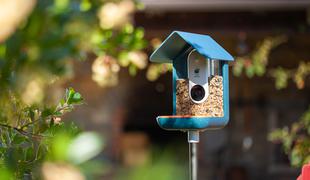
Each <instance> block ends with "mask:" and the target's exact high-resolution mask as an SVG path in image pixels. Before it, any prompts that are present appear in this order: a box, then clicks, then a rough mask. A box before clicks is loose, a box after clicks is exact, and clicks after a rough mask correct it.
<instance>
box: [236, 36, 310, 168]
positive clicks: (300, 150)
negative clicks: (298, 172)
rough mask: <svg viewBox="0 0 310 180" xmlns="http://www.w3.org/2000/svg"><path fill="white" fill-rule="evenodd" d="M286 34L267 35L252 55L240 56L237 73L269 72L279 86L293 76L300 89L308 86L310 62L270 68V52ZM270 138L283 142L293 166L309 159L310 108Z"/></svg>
mask: <svg viewBox="0 0 310 180" xmlns="http://www.w3.org/2000/svg"><path fill="white" fill-rule="evenodd" d="M286 40H287V39H286V37H284V36H278V37H274V38H266V39H265V40H263V41H262V42H261V43H260V45H259V46H258V47H257V48H256V50H254V51H253V52H252V53H250V55H247V56H242V57H237V58H236V61H235V63H234V66H233V73H234V75H235V76H240V75H241V74H242V72H243V71H245V74H246V76H247V77H249V78H252V77H254V76H255V75H257V76H263V75H269V76H270V77H272V78H274V79H275V87H276V89H283V88H286V87H287V85H288V81H289V80H290V79H291V80H293V81H294V82H295V84H296V86H297V88H298V89H303V88H304V87H305V80H306V78H307V77H308V76H309V75H310V63H309V62H304V61H301V62H300V63H299V64H298V66H297V68H295V69H287V68H283V67H278V68H275V69H272V68H269V69H267V65H268V61H269V54H270V53H271V51H272V49H274V48H276V47H277V46H279V45H280V44H282V43H284V42H286ZM268 139H269V140H270V141H273V142H275V143H282V145H283V149H284V151H285V153H286V154H287V155H288V156H289V159H290V163H291V165H292V166H294V167H301V166H302V165H303V164H306V163H308V162H309V161H310V156H309V154H310V108H309V109H308V110H307V111H306V112H305V113H304V114H303V115H302V117H301V118H300V119H299V120H298V121H297V122H294V123H293V124H292V125H291V126H290V127H284V128H281V129H276V130H274V131H273V132H271V133H270V134H269V136H268Z"/></svg>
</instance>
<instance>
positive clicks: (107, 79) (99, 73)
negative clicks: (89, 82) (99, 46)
mask: <svg viewBox="0 0 310 180" xmlns="http://www.w3.org/2000/svg"><path fill="white" fill-rule="evenodd" d="M119 70H120V67H119V65H118V64H117V62H116V60H115V59H114V58H113V57H111V56H107V55H105V56H100V57H98V58H97V59H96V60H95V61H94V63H93V65H92V71H93V74H92V79H93V80H94V81H95V82H96V83H97V84H98V85H99V86H102V87H105V86H115V85H116V84H117V83H118V72H119Z"/></svg>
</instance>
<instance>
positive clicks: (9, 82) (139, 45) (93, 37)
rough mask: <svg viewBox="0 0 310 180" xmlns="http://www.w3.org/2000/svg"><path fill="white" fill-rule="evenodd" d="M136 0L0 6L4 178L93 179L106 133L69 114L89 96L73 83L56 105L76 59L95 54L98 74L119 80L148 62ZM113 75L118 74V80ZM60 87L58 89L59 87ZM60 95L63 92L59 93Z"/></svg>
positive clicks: (105, 82)
mask: <svg viewBox="0 0 310 180" xmlns="http://www.w3.org/2000/svg"><path fill="white" fill-rule="evenodd" d="M140 8H143V6H142V5H141V4H140V3H138V2H135V1H131V0H116V1H115V0H111V1H101V0H44V1H38V0H27V1H24V0H3V1H1V6H0V25H1V27H2V28H1V29H0V138H1V141H0V179H33V178H34V179H47V180H49V179H67V177H68V178H71V179H72V178H73V179H86V178H88V179H93V177H92V176H93V175H96V174H98V173H101V174H102V172H104V167H103V165H102V162H98V161H94V160H93V157H94V156H96V155H97V154H98V153H99V152H100V151H101V149H102V145H103V144H102V139H101V138H99V136H98V135H96V134H94V133H92V132H81V131H80V130H79V129H78V128H77V127H76V126H75V125H74V124H67V123H65V122H64V121H63V120H62V118H63V115H64V114H65V113H67V112H70V111H72V110H73V108H74V107H75V106H76V105H79V104H81V103H82V100H83V98H82V96H81V95H80V94H79V93H78V92H75V91H74V90H73V89H72V88H69V89H67V90H66V94H65V97H64V98H62V99H61V100H60V101H59V103H57V105H56V106H54V105H53V104H55V103H54V99H57V97H59V96H57V92H59V91H61V88H59V87H60V85H61V83H63V82H64V81H65V80H67V79H68V78H71V77H72V76H73V75H74V71H73V64H74V61H84V60H92V59H90V58H93V57H95V59H94V60H93V65H92V73H93V76H92V77H93V80H94V81H95V82H97V83H98V85H100V86H102V87H106V86H111V85H116V83H117V80H118V72H119V68H120V67H125V68H127V69H128V71H129V74H130V75H135V74H136V73H137V72H138V70H140V69H144V68H145V67H146V65H147V59H146V55H145V54H144V52H143V51H142V50H143V48H144V47H145V46H146V45H147V43H146V41H145V40H144V30H143V29H142V28H136V27H134V26H133V24H132V15H133V13H134V12H135V11H136V10H138V9H140ZM111 79H112V80H111ZM58 94H59V93H58ZM58 99H60V98H58Z"/></svg>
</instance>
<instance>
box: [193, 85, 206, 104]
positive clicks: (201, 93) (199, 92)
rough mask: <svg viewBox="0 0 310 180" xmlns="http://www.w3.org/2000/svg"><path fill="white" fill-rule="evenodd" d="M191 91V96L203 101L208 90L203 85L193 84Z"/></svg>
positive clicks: (195, 99)
mask: <svg viewBox="0 0 310 180" xmlns="http://www.w3.org/2000/svg"><path fill="white" fill-rule="evenodd" d="M190 91H191V92H190V93H191V97H192V99H193V100H194V101H201V100H202V99H203V98H204V97H205V95H206V92H205V90H204V88H203V87H202V86H201V85H195V86H193V87H192V89H191V90H190Z"/></svg>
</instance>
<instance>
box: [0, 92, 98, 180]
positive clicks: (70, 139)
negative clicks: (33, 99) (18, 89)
mask: <svg viewBox="0 0 310 180" xmlns="http://www.w3.org/2000/svg"><path fill="white" fill-rule="evenodd" d="M10 95H11V99H10V100H8V101H7V102H4V101H1V109H0V132H1V133H0V139H1V142H0V163H1V166H0V172H2V173H0V179H10V178H7V177H11V178H13V179H24V178H27V177H35V176H36V175H37V174H36V173H34V170H36V169H38V168H40V164H41V163H43V162H44V161H45V160H48V161H57V162H58V161H60V162H65V161H67V160H68V161H69V160H70V162H74V163H75V164H78V163H81V162H85V161H86V160H88V159H90V158H91V157H92V156H93V155H94V154H95V155H96V154H98V152H99V151H98V150H101V144H100V142H101V141H100V140H98V138H97V137H95V135H93V134H85V133H82V134H81V132H80V130H79V129H78V128H77V127H76V126H75V125H73V124H69V125H65V124H64V122H63V121H62V119H61V118H62V116H63V115H64V114H65V113H67V112H70V111H72V110H73V108H74V106H76V105H80V104H82V101H83V98H82V96H81V95H80V94H79V93H78V92H75V91H74V90H73V89H72V88H69V89H67V91H66V94H65V96H64V98H62V99H61V100H60V102H59V103H58V105H57V106H51V107H39V106H36V105H31V106H29V105H25V104H23V103H22V102H21V101H19V100H18V99H17V98H16V97H15V96H14V95H13V94H10ZM79 134H81V135H79ZM76 136H77V137H76ZM82 136H88V138H87V137H84V138H82V140H81V137H82ZM85 138H87V141H86V144H85V142H81V141H85V140H86V139H85ZM91 140H92V141H91ZM85 145H86V146H85ZM77 146H81V147H82V146H85V148H84V149H83V148H79V149H78V150H79V152H77V148H76V147H77ZM67 149H68V150H67ZM68 157H69V158H68Z"/></svg>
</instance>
